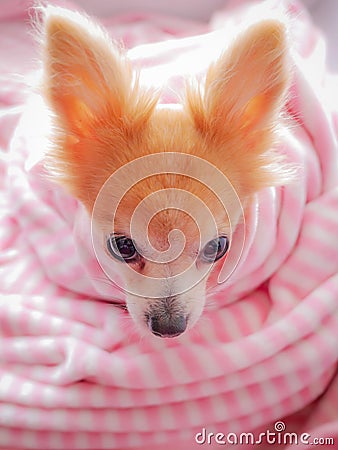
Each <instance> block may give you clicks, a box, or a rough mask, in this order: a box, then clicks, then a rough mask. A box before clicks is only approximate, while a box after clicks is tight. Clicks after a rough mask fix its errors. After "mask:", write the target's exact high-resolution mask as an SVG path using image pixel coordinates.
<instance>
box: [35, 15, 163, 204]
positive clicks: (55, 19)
mask: <svg viewBox="0 0 338 450" xmlns="http://www.w3.org/2000/svg"><path fill="white" fill-rule="evenodd" d="M43 13H44V36H43V69H44V70H43V72H44V84H43V89H44V95H45V98H46V99H47V102H48V103H49V105H50V107H51V109H52V112H53V113H54V119H55V125H56V127H55V128H56V136H54V138H53V141H54V142H56V147H57V148H56V149H53V157H52V158H51V159H50V163H51V164H52V165H53V166H54V169H57V170H58V172H59V176H61V178H62V181H63V182H64V183H65V184H67V185H68V186H69V187H70V190H71V191H72V193H73V194H75V195H76V196H77V197H78V198H80V200H82V201H84V202H85V203H86V202H87V203H88V198H89V197H90V198H91V199H92V197H93V196H95V191H98V189H99V188H100V186H101V185H102V184H103V182H104V181H105V179H106V178H108V176H109V175H110V174H111V173H112V172H113V171H114V170H116V168H117V167H119V165H121V164H123V162H124V161H123V157H124V155H123V154H121V148H123V145H122V143H121V141H124V140H126V139H132V137H133V135H134V134H135V133H137V131H138V130H139V129H140V128H141V127H142V126H144V124H145V123H146V122H147V121H148V119H149V117H150V115H151V114H152V111H153V109H154V107H155V105H156V102H157V98H156V96H155V95H153V94H152V93H151V92H147V91H145V90H143V89H141V88H140V86H139V84H138V78H137V74H133V71H132V69H131V67H130V65H129V63H128V61H127V60H126V58H125V56H124V55H123V53H122V52H121V51H120V49H118V47H117V46H115V45H113V44H112V42H111V41H110V39H109V37H108V36H107V35H106V34H105V32H104V31H103V30H102V29H101V28H100V27H99V26H98V25H97V24H95V23H93V22H92V21H90V20H89V19H87V18H86V17H84V16H83V15H80V14H78V13H75V12H71V11H68V10H64V9H62V8H57V7H47V8H46V9H44V10H43ZM107 148H109V149H110V151H107ZM107 153H109V155H110V160H109V161H107V164H106V168H105V169H104V168H103V167H101V168H100V169H98V168H97V162H98V161H103V162H104V161H105V160H106V159H107ZM114 158H115V160H114ZM112 166H113V167H112ZM93 172H94V173H96V179H95V180H93ZM78 174H80V175H78ZM91 180H93V182H91ZM82 183H85V185H84V186H83V187H81V184H82ZM92 191H93V192H92ZM84 193H85V197H86V199H85V200H84V199H83V198H82V197H83V196H84ZM94 198H95V197H94ZM92 201H93V199H92V200H90V202H92ZM89 206H90V205H89Z"/></svg>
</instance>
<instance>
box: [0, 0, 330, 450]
mask: <svg viewBox="0 0 338 450" xmlns="http://www.w3.org/2000/svg"><path fill="white" fill-rule="evenodd" d="M14 3H15V2H14ZM280 3H281V2H277V1H269V2H268V3H267V5H264V9H265V10H268V9H274V8H275V7H276V5H277V4H280ZM238 4H239V6H241V7H242V8H244V10H243V11H242V12H241V14H240V15H239V16H235V12H236V7H237V6H238ZM4 5H5V6H7V9H6V8H3V10H2V11H1V17H0V19H1V23H0V27H1V28H0V33H1V34H0V36H1V42H0V53H1V58H0V69H1V74H0V75H1V78H0V101H1V110H0V131H1V135H0V138H1V139H0V145H1V150H2V153H1V174H2V176H1V179H0V180H1V181H0V183H1V189H2V193H1V200H0V208H1V211H0V212H1V222H0V233H1V238H0V244H1V254H0V258H1V266H0V280H1V282H0V293H1V303H0V305H1V308H0V327H1V328H0V330H1V347H0V361H1V366H0V373H1V383H0V401H1V403H0V447H1V448H5V449H11V448H15V449H20V448H31V449H127V448H132V447H136V448H142V449H152V448H154V449H155V448H161V449H162V448H163V449H165V448H167V449H172V448H175V449H182V450H183V449H189V448H195V447H196V448H199V447H201V446H203V445H199V444H197V443H195V434H196V433H199V432H201V431H202V429H203V428H205V429H206V430H207V432H214V433H217V432H221V433H224V434H225V435H226V434H227V433H230V432H231V433H240V432H249V431H253V430H256V432H257V435H256V436H257V439H258V431H259V430H260V431H263V432H264V431H266V430H270V431H271V432H273V431H275V429H274V422H276V421H278V420H279V421H280V420H283V421H284V423H285V426H286V431H297V432H298V433H299V436H300V433H302V432H306V433H309V434H310V435H311V436H310V438H309V441H308V445H307V444H304V445H303V446H301V445H299V446H298V447H299V448H312V446H311V445H310V443H311V442H312V441H313V440H314V439H315V438H320V437H333V438H335V439H336V445H338V410H337V404H338V378H336V377H335V373H336V367H337V359H338V240H337V238H336V235H337V230H338V175H337V173H338V170H337V169H338V163H337V157H338V150H337V140H336V136H337V122H338V121H337V118H338V117H337V114H336V113H335V112H334V111H333V109H332V108H331V106H330V105H331V104H334V103H335V102H334V101H332V100H333V96H334V92H333V90H332V87H330V86H331V85H330V82H331V81H332V80H331V79H330V80H329V79H328V77H327V76H326V75H325V66H324V53H323V51H324V46H323V42H322V40H321V38H320V36H319V35H318V33H317V32H316V31H315V29H314V28H313V26H312V25H311V22H310V21H309V19H308V17H307V15H306V13H305V12H304V11H303V9H302V7H301V6H300V5H299V4H297V3H294V2H285V3H284V9H285V11H288V17H289V19H288V20H289V22H290V23H289V26H290V34H291V38H290V42H291V43H292V44H293V47H294V48H293V50H292V54H293V58H294V60H295V73H294V78H293V84H292V88H291V95H290V100H289V102H288V105H287V108H288V111H289V113H290V115H291V116H292V117H293V119H292V120H290V121H289V122H290V123H289V124H290V128H289V131H286V132H285V133H284V136H283V142H282V143H281V147H282V148H283V151H285V152H286V153H287V155H288V157H289V158H290V160H292V161H295V162H297V163H298V164H299V165H300V166H301V167H303V169H302V170H301V171H300V177H299V179H298V181H297V182H295V183H293V184H292V185H290V186H287V187H285V188H282V189H267V190H265V191H264V192H262V193H260V194H259V196H258V197H257V202H256V204H255V205H254V207H253V209H252V214H251V216H250V220H249V221H248V222H247V230H246V232H247V235H246V243H245V249H244V253H243V257H242V260H241V262H240V264H239V266H238V267H237V269H236V271H235V273H234V274H233V275H232V277H231V278H230V279H229V280H228V281H227V282H226V283H225V284H223V285H221V288H220V289H219V290H218V291H217V292H215V294H214V295H210V298H208V303H207V306H206V310H205V312H204V314H203V317H202V319H201V320H200V321H199V323H198V324H197V326H196V327H195V328H194V329H193V330H192V331H190V332H188V333H186V334H185V335H183V336H182V337H180V338H177V339H171V340H163V339H159V338H155V337H151V336H140V335H139V334H138V332H137V330H136V328H135V326H134V324H133V323H132V321H131V319H130V318H129V317H128V315H127V313H126V312H125V310H124V309H123V307H121V305H122V306H123V301H124V298H123V294H122V293H121V292H120V291H119V290H117V289H116V288H115V287H114V285H112V284H108V283H107V282H106V280H105V281H104V275H103V273H102V272H101V270H100V266H99V264H98V263H97V262H96V260H95V257H94V254H93V251H92V249H91V239H90V228H89V226H90V223H89V218H88V217H87V216H86V214H85V212H84V211H83V209H82V208H81V207H80V206H79V205H78V204H77V202H76V201H75V200H73V199H71V198H70V197H68V196H67V195H66V194H65V193H64V192H63V190H62V189H61V188H59V187H56V186H54V185H53V184H52V183H51V182H50V181H47V180H46V179H45V178H44V172H43V168H42V165H41V162H40V161H39V155H40V153H41V152H43V151H44V150H45V144H46V142H45V140H44V135H43V134H44V132H43V130H44V126H45V124H46V120H45V114H42V115H39V114H38V110H37V104H36V103H35V102H33V101H30V102H29V105H28V107H27V108H23V104H24V102H25V97H26V95H25V94H26V90H25V88H24V83H23V81H22V78H20V77H18V76H14V75H13V73H20V74H23V75H26V76H28V78H29V76H30V74H31V67H30V66H29V64H28V63H27V61H28V62H29V61H32V60H33V56H34V55H35V53H34V51H33V44H32V42H31V40H30V39H29V37H27V36H26V34H25V33H26V25H25V23H26V19H27V17H26V16H25V15H24V11H23V10H20V8H18V6H17V5H16V8H15V10H14V4H13V2H5V3H4ZM251 7H252V6H250V7H249V6H248V5H246V4H245V3H243V2H238V1H237V2H235V3H234V4H233V5H231V7H230V6H229V7H228V9H226V10H224V11H220V12H219V13H218V14H217V15H216V16H215V17H214V18H213V19H212V20H211V22H210V23H209V24H208V25H205V26H203V25H202V24H198V23H192V22H183V21H182V20H176V19H174V18H170V17H168V18H167V17H159V16H142V15H132V16H127V17H126V16H124V17H120V18H114V19H112V20H110V21H109V20H106V21H105V23H106V25H108V26H109V29H110V31H111V34H112V36H114V37H115V38H118V39H120V40H121V39H122V40H123V41H124V42H125V45H126V47H128V48H132V47H135V46H136V45H138V44H142V43H144V44H146V43H148V42H156V41H163V40H165V39H168V38H170V37H175V38H177V39H176V40H174V41H172V42H170V43H169V44H162V43H161V42H159V43H158V44H151V45H148V46H144V47H142V48H134V49H133V50H131V51H130V56H131V58H132V59H133V60H134V61H135V63H137V65H140V66H145V67H147V71H146V72H145V77H148V79H153V80H154V79H155V80H159V79H160V80H161V81H162V80H163V78H166V77H167V78H170V79H169V80H168V83H169V86H170V87H176V88H178V87H180V86H181V84H182V83H181V81H180V79H179V77H177V76H175V70H174V69H173V70H172V71H171V65H170V64H169V63H171V62H172V61H173V60H174V59H176V57H178V56H182V55H183V59H182V61H185V63H186V64H185V65H182V64H180V67H181V68H182V67H183V69H182V70H183V71H184V70H186V69H187V72H189V70H188V69H189V68H191V67H194V68H196V67H198V68H199V70H200V71H203V65H202V64H201V61H200V60H198V59H195V64H193V61H194V58H197V57H196V55H195V53H194V50H195V49H197V48H199V47H200V46H203V45H204V46H205V48H207V49H209V50H210V53H211V54H212V53H213V52H212V51H211V50H213V49H214V48H213V47H212V46H211V43H215V42H217V43H218V46H219V48H221V47H222V46H224V45H225V44H226V42H227V40H226V36H227V33H228V34H229V30H231V29H233V28H236V27H237V25H238V24H240V22H241V20H242V19H243V17H244V16H245V14H244V13H245V12H246V11H247V10H248V8H249V9H250V8H251ZM11 8H12V9H11ZM255 14H256V17H257V14H260V13H258V12H256V13H255ZM215 29H217V30H218V31H216V32H215V34H212V33H211V34H207V35H199V34H200V33H202V32H212V30H215ZM189 35H190V36H193V35H195V37H193V38H189V37H188V38H187V37H184V38H183V36H189ZM206 53H208V52H206ZM182 61H181V62H182ZM168 64H169V65H168ZM333 81H334V83H333V85H336V86H337V80H333ZM176 100H177V98H175V95H174V94H173V93H172V91H171V90H170V89H169V90H168V91H167V94H164V95H163V101H164V102H170V101H176ZM336 104H338V103H336ZM24 110H25V112H24V113H23V114H22V111H24ZM102 280H103V281H102ZM106 300H114V302H115V305H114V304H112V303H109V302H107V301H106ZM119 305H120V306H119ZM276 427H277V426H276ZM200 439H202V438H201V437H200ZM212 442H213V444H210V445H208V444H205V445H206V446H207V447H208V448H218V445H217V444H216V443H215V441H212ZM264 442H265V441H264V439H263V444H261V445H260V447H261V448H264V447H266V448H273V447H275V448H277V444H275V446H272V445H271V444H270V445H269V444H265V445H264ZM248 447H249V446H246V447H245V448H248ZM282 447H283V445H282V444H280V445H278V448H282ZM291 448H294V447H293V446H292V445H291Z"/></svg>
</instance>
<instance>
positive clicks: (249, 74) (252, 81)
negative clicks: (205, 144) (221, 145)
mask: <svg viewBox="0 0 338 450" xmlns="http://www.w3.org/2000/svg"><path fill="white" fill-rule="evenodd" d="M285 54H286V36H285V29H284V26H283V24H282V23H280V22H277V21H273V20H266V21H263V22H260V23H258V24H256V25H253V26H251V27H250V28H249V29H248V30H247V31H246V32H245V33H244V34H243V35H242V36H240V37H239V38H238V39H237V41H235V43H234V45H233V46H232V47H231V48H230V49H228V50H227V51H226V52H225V53H224V54H223V55H222V56H221V57H220V58H219V59H218V61H217V62H216V63H215V64H213V65H212V66H211V67H210V68H209V70H208V73H207V76H206V80H205V88H204V97H203V98H201V99H198V98H196V93H195V97H194V95H193V94H194V93H193V92H192V91H191V90H190V91H189V90H188V100H189V102H190V103H189V104H190V108H191V113H192V114H193V117H194V119H195V120H196V124H197V126H198V127H200V128H202V129H203V128H205V127H207V128H208V129H210V128H214V129H215V130H217V131H221V130H222V129H224V125H225V122H226V125H229V126H237V127H238V126H240V127H241V128H243V129H247V130H254V129H257V128H259V127H264V126H266V125H267V124H268V123H269V122H271V120H272V119H274V118H275V117H276V114H278V113H279V111H280V106H281V102H282V101H283V100H284V96H285V91H286V88H287V87H288V81H289V70H288V65H287V62H286V57H285Z"/></svg>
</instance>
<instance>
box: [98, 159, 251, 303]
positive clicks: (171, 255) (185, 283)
mask: <svg viewBox="0 0 338 450" xmlns="http://www.w3.org/2000/svg"><path fill="white" fill-rule="evenodd" d="M161 177H162V178H161ZM165 177H166V179H168V180H171V182H170V181H168V187H165V186H161V183H156V179H157V180H159V179H162V180H163V179H164V178H165ZM175 177H181V181H182V177H183V178H184V180H186V183H185V184H184V185H183V188H182V182H181V184H180V187H179V188H178V187H175V181H173V180H175ZM154 180H155V182H154ZM191 182H192V183H195V190H191V189H190V188H189V186H191ZM197 183H198V184H199V185H200V186H201V189H202V190H203V191H204V192H206V190H209V192H210V194H211V196H213V198H215V199H217V204H218V205H219V208H221V209H222V210H223V211H222V212H223V216H224V217H225V218H227V223H228V224H229V232H228V234H229V236H227V238H228V239H229V242H230V245H229V249H228V253H227V257H226V258H225V259H224V263H223V265H222V267H221V270H220V271H219V273H218V279H217V283H219V284H220V283H223V282H224V281H226V280H227V279H228V277H229V276H230V275H231V274H232V272H233V271H234V270H235V268H236V266H237V264H238V262H239V260H240V257H241V254H242V250H243V246H244V240H245V218H244V212H243V208H242V204H241V201H240V199H239V196H238V195H237V192H236V190H235V189H234V187H233V186H232V184H231V183H230V181H229V180H228V179H227V177H226V176H225V175H224V174H223V173H222V172H221V171H220V170H219V169H218V168H217V167H215V166H214V165H212V164H211V163H209V162H208V161H206V160H204V159H202V158H199V157H197V156H192V155H188V154H184V153H176V152H167V153H164V152H163V153H155V154H150V155H146V156H143V157H140V158H137V159H135V160H133V161H131V162H129V163H127V164H125V165H123V166H122V167H121V168H119V169H118V170H116V171H115V172H114V173H113V174H112V175H111V176H110V177H109V179H108V180H107V181H106V182H105V184H104V185H103V186H102V188H101V190H100V192H99V194H98V196H97V198H96V202H95V205H94V208H93V212H92V220H91V227H92V241H93V246H94V251H95V254H96V258H97V260H98V262H99V264H100V265H101V268H102V269H103V271H104V272H105V274H106V275H107V276H108V278H110V280H111V281H112V282H113V283H114V284H117V285H118V286H119V287H120V288H122V289H124V290H125V291H126V292H129V293H130V294H133V295H136V296H142V297H148V298H152V297H153V298H154V297H156V292H160V291H161V287H162V286H163V283H168V281H169V280H171V281H172V283H171V284H170V286H171V295H178V294H181V293H182V292H185V291H187V290H189V289H191V288H192V287H194V286H195V285H196V284H198V283H199V282H200V281H201V280H202V279H203V278H204V277H206V276H207V275H208V274H209V273H210V271H211V269H212V267H213V265H212V264H204V265H201V267H202V270H199V271H196V270H195V267H196V264H197V258H198V252H196V254H195V256H194V258H193V259H192V260H189V265H188V266H186V267H184V268H183V269H182V271H181V272H180V273H175V274H174V275H170V274H166V276H165V277H162V278H161V277H155V276H154V277H153V278H151V277H149V275H147V278H148V280H147V281H148V282H147V283H146V284H145V283H143V282H142V281H144V280H143V279H144V277H145V275H144V274H142V273H139V272H140V271H138V272H137V271H135V266H134V265H133V264H125V267H124V271H125V276H124V277H125V278H128V276H130V277H132V279H133V283H130V284H129V285H128V287H126V286H125V285H124V284H123V281H119V280H118V279H116V265H115V264H114V263H116V261H113V260H112V257H111V255H109V254H108V253H107V252H106V251H104V249H105V247H106V242H107V239H108V238H109V235H114V234H121V233H122V234H123V235H124V236H127V237H128V238H130V239H131V240H132V242H133V243H135V246H137V251H138V253H139V254H140V256H141V257H142V259H143V260H144V261H145V262H147V261H148V262H151V263H153V264H154V263H155V264H159V265H161V264H167V265H168V264H170V263H172V262H173V261H175V260H177V259H178V258H179V257H180V255H181V254H182V252H183V250H184V248H185V245H186V242H187V239H186V236H185V228H184V226H182V227H181V226H180V225H181V224H180V223H179V221H177V223H175V227H174V229H172V230H170V232H169V233H168V235H167V243H168V248H166V249H165V250H163V251H161V250H159V249H158V248H155V247H154V245H153V243H152V240H151V239H150V237H149V225H150V223H151V221H152V220H153V219H154V218H155V217H156V215H157V214H160V213H162V214H163V212H164V211H170V210H177V211H183V212H184V213H185V214H186V215H187V216H189V218H190V220H192V221H193V222H194V224H195V227H196V229H197V230H198V234H199V236H198V238H197V239H196V241H198V245H199V246H200V247H199V248H200V249H201V248H202V246H203V245H204V244H205V242H206V241H207V239H208V236H214V237H217V236H218V229H217V223H216V219H215V217H214V215H213V213H212V211H211V209H212V208H210V204H208V202H207V201H203V198H211V196H208V195H204V197H203V196H201V195H198V193H197V194H196V184H197ZM157 185H159V186H160V187H159V188H154V190H153V191H151V192H149V186H155V187H156V186H157ZM185 186H186V187H185ZM143 192H145V193H146V194H144V195H143ZM121 211H122V212H124V213H125V215H126V216H127V218H128V219H127V220H125V224H124V225H125V227H127V229H125V227H124V229H123V230H122V232H121V229H120V228H121V226H117V225H116V224H117V223H120V222H121V220H118V219H119V214H120V215H121ZM219 216H222V214H221V213H220V214H219ZM238 223H240V226H237V224H238ZM235 228H236V245H233V243H232V237H233V232H234V229H235ZM128 272H130V273H129V275H128ZM149 286H151V292H149Z"/></svg>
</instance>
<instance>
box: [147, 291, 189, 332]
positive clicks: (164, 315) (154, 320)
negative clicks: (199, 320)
mask: <svg viewBox="0 0 338 450" xmlns="http://www.w3.org/2000/svg"><path fill="white" fill-rule="evenodd" d="M187 322H188V320H187V315H186V314H184V313H183V312H182V311H180V308H178V307H177V302H176V297H167V298H163V299H159V300H157V301H156V303H155V304H154V305H153V306H152V308H151V310H150V313H148V314H147V324H148V327H149V329H150V331H151V332H152V333H153V334H154V335H155V336H159V337H163V338H169V337H176V336H179V335H180V334H182V333H183V332H184V331H185V330H186V328H187Z"/></svg>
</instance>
